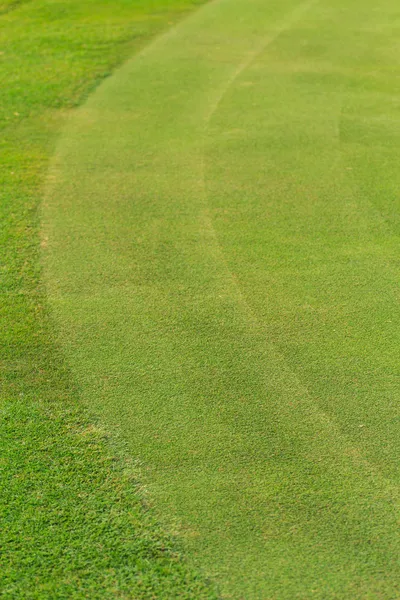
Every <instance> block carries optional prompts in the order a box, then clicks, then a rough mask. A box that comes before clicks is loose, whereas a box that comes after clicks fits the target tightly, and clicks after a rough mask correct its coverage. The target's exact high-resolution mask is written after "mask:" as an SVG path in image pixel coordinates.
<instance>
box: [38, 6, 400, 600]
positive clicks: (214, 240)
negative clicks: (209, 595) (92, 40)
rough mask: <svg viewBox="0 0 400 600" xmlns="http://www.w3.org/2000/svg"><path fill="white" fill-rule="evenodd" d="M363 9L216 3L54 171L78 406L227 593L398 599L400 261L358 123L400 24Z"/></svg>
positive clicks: (68, 143)
mask: <svg viewBox="0 0 400 600" xmlns="http://www.w3.org/2000/svg"><path fill="white" fill-rule="evenodd" d="M364 4H365V3H364V2H363V3H361V1H360V2H359V1H358V0H354V1H353V2H352V3H350V4H349V3H348V2H347V1H346V2H345V3H344V2H343V3H342V2H340V1H339V0H335V2H334V3H333V4H332V3H329V6H327V5H326V6H325V4H324V3H323V2H321V3H319V4H318V5H317V4H316V3H314V2H306V3H303V4H301V5H298V4H297V3H295V2H293V0H285V1H284V2H282V1H280V2H272V1H271V2H268V3H266V2H265V0H220V1H218V2H214V3H211V4H209V5H207V6H205V7H204V8H202V9H200V10H199V11H198V12H197V13H196V14H195V15H194V16H192V17H190V18H189V19H187V20H186V21H185V22H184V23H183V24H181V25H180V26H178V27H177V28H176V29H174V31H173V32H172V33H169V34H168V35H164V36H161V37H160V38H159V39H158V40H157V41H156V42H155V43H153V44H151V45H150V46H149V47H147V48H146V49H145V51H143V52H142V53H141V54H139V55H138V56H136V57H135V58H134V59H132V60H131V61H129V62H128V63H127V64H126V65H124V66H123V67H122V68H121V69H120V70H119V71H118V72H117V73H116V74H115V75H114V76H113V77H111V78H110V79H108V80H107V81H105V82H104V84H103V85H102V86H101V87H100V88H99V89H98V90H97V91H96V93H95V94H94V95H93V96H92V97H91V98H90V99H89V100H88V102H87V103H86V105H85V106H84V107H82V108H81V109H79V110H78V111H77V112H76V113H75V114H74V115H73V117H72V118H71V121H70V123H69V124H68V127H67V128H66V130H65V133H64V136H63V139H62V140H61V142H60V144H59V148H58V151H57V154H56V156H55V159H54V164H53V168H52V170H51V173H50V175H49V190H48V193H47V195H46V199H45V202H44V206H43V230H44V235H45V237H46V242H47V246H46V250H45V255H44V261H45V276H46V281H47V285H48V289H49V295H50V301H51V303H52V307H53V310H54V314H55V316H56V318H57V320H58V324H59V327H60V340H61V343H62V345H63V347H64V349H65V353H66V355H67V357H68V360H69V362H70V364H71V367H72V369H73V370H74V372H75V375H76V378H77V381H78V382H79V384H80V386H81V389H82V395H83V397H84V398H85V400H86V402H87V403H88V405H89V406H90V407H91V408H92V409H93V410H95V411H96V412H97V413H99V414H100V415H101V416H102V418H103V419H104V421H105V422H106V423H107V425H108V427H110V428H111V429H114V430H118V431H119V432H120V433H121V435H122V436H123V437H124V439H125V440H126V441H127V444H128V446H129V451H130V452H131V453H132V454H133V455H134V456H137V457H139V458H140V460H141V461H142V465H143V477H144V480H145V481H146V483H147V484H148V486H149V487H150V489H151V493H152V495H153V498H154V500H155V503H156V504H157V506H158V508H159V511H160V516H161V517H162V518H164V519H165V520H166V522H167V523H168V526H169V527H170V528H176V531H177V532H178V533H179V535H181V536H182V537H183V538H184V540H185V543H186V546H187V549H188V552H189V553H190V556H191V557H192V559H193V560H194V561H195V562H196V563H197V564H198V565H201V566H202V567H203V569H204V570H205V571H206V572H208V573H209V574H210V575H212V576H213V577H215V578H216V579H217V580H218V582H219V583H220V586H221V589H222V592H223V594H225V595H226V597H237V598H242V597H244V598H246V599H247V598H249V599H250V598H260V599H265V598H277V599H278V598H279V600H285V599H288V600H289V599H290V600H292V599H293V598H309V597H311V596H312V597H314V598H319V599H321V600H322V599H323V600H327V599H330V598H332V599H333V598H341V599H342V598H346V599H347V598H349V599H350V598H351V599H352V600H353V599H357V598H358V599H360V600H361V599H363V600H364V599H365V598H371V599H372V598H376V597H380V598H385V599H386V598H387V599H389V598H392V597H393V594H394V593H395V591H396V586H397V581H398V580H399V573H398V570H399V566H398V564H397V559H396V557H397V556H398V550H399V535H398V533H397V529H398V528H397V509H396V506H397V503H398V490H397V483H398V480H397V478H396V474H395V460H394V458H393V460H391V459H390V458H388V452H389V451H391V452H392V454H393V456H396V452H397V450H398V446H396V444H395V432H396V427H395V425H393V423H394V413H393V401H392V397H393V396H391V394H392V393H393V392H394V391H395V385H396V381H395V379H394V375H395V370H393V369H394V366H393V365H394V363H393V364H392V361H391V358H390V357H389V354H388V353H389V352H391V351H392V350H393V348H394V344H395V341H396V339H398V338H396V337H395V336H394V335H392V337H390V336H389V330H388V329H387V333H388V336H389V337H387V338H386V339H385V342H384V343H383V342H382V340H381V339H380V338H379V335H378V333H373V331H375V330H373V329H372V326H373V320H372V321H371V320H368V318H369V315H370V314H374V317H375V319H377V320H378V322H379V324H380V326H383V324H384V323H385V322H386V321H385V319H386V320H388V318H389V316H390V317H391V319H392V329H393V327H394V325H393V315H394V312H393V311H394V298H395V292H396V287H395V286H396V282H397V281H398V273H397V267H396V263H395V261H393V256H396V253H397V252H398V241H397V239H396V240H394V239H393V238H392V237H390V236H388V235H387V232H386V230H385V231H383V230H382V228H381V226H380V223H378V222H377V219H376V214H375V213H374V212H373V211H371V210H370V208H369V206H370V205H369V204H368V201H367V199H366V198H365V192H363V193H361V192H360V190H361V189H362V188H364V189H365V188H368V189H369V190H372V189H373V186H372V183H371V181H372V178H371V174H370V173H369V171H370V169H369V166H370V165H371V164H373V162H374V161H375V162H376V164H377V165H378V164H380V163H379V161H380V160H385V161H386V164H387V162H388V158H387V157H388V151H386V150H385V151H383V150H382V151H379V152H381V154H379V152H378V151H377V150H376V148H375V149H374V148H372V147H367V145H366V144H365V143H364V144H362V143H361V141H362V139H361V138H362V134H363V132H364V138H365V123H363V124H362V127H364V129H363V130H362V131H361V133H360V129H357V124H356V125H355V124H354V118H353V116H354V115H353V113H354V111H353V108H354V109H355V112H356V113H357V112H359V110H361V108H362V110H364V112H365V114H366V112H367V111H368V110H371V106H372V110H373V111H374V110H375V111H376V110H377V108H376V104H374V103H373V102H372V101H371V97H370V96H369V95H365V94H364V92H360V89H363V90H365V86H366V85H367V84H368V86H370V87H371V86H372V85H373V84H372V82H371V80H370V79H368V77H369V75H368V73H369V72H370V69H371V64H373V60H374V56H375V55H374V53H373V48H374V47H375V48H378V47H379V48H380V50H379V51H380V52H383V51H382V39H381V38H379V39H380V45H379V44H377V42H376V41H375V38H373V39H372V40H371V39H370V36H371V35H372V34H371V31H373V27H372V26H371V23H374V24H375V25H376V26H377V27H378V30H379V31H381V30H383V29H384V27H385V26H386V25H389V24H390V22H391V20H392V13H393V12H395V6H394V3H392V2H390V1H389V0H388V1H387V2H386V4H385V6H384V7H383V8H381V9H380V10H381V13H380V21H379V23H378V25H377V23H376V21H377V16H376V15H375V14H372V10H368V7H365V6H364ZM379 27H380V28H381V29H379ZM360 28H361V31H362V32H363V34H362V35H361V34H360ZM385 32H386V30H385ZM389 38H390V36H388V35H387V32H386V33H385V39H386V40H387V42H386V43H387V46H388V47H389V45H390V40H389ZM390 39H392V41H393V43H394V38H390ZM272 42H274V43H273V44H272ZM374 44H375V45H374ZM368 52H369V53H368ZM376 52H377V51H376ZM387 55H388V56H389V55H390V52H389V50H388V54H387ZM379 56H380V55H379ZM385 56H386V55H385ZM380 60H382V61H384V58H380ZM363 61H364V62H365V64H364V62H363ZM353 63H354V64H355V63H356V67H357V68H354V64H353ZM363 68H365V73H366V74H365V76H364V77H365V78H364V79H363V80H361V81H360V77H361V78H362V77H363V75H362V73H363V71H362V69H363ZM368 69H369V70H368ZM380 84H381V85H382V86H383V87H385V86H386V88H387V86H388V82H387V81H386V80H385V81H381V82H380ZM375 85H376V82H375ZM338 90H340V93H339V92H338ZM343 90H352V91H351V92H349V91H345V92H344V91H343ZM378 91H379V90H378ZM386 91H387V90H386ZM371 93H372V92H371ZM341 104H343V107H344V108H343V114H344V115H346V118H347V119H348V121H347V125H348V127H347V129H346V126H344V125H343V124H342V125H341V129H340V135H341V145H340V148H339V145H338V140H337V123H338V114H339V112H340V106H341ZM360 107H361V108H360ZM385 110H387V111H389V108H388V107H387V108H386V109H385ZM352 111H353V112H352ZM388 116H389V117H391V118H392V117H393V115H390V114H388ZM391 122H392V121H391ZM361 129H362V128H361ZM367 129H368V128H367ZM368 131H370V130H368ZM368 131H367V133H368ZM374 131H375V130H373V132H372V133H373V134H374V135H375V136H376V135H377V133H376V131H375V133H374ZM352 136H353V137H352ZM354 136H355V137H354ZM357 136H358V137H357ZM360 136H361V138H360ZM360 139H361V141H360ZM380 141H381V142H382V144H383V145H384V143H385V141H387V138H386V137H385V136H384V135H383V136H382V137H381V138H380ZM385 152H386V154H385ZM363 161H364V162H363ZM350 169H351V170H350ZM394 173H395V171H394V161H393V172H392V171H391V172H390V175H391V177H392V178H393V177H395V174H394ZM368 177H369V179H368ZM375 189H376V184H375ZM370 193H372V192H371V191H370ZM387 210H389V209H388V208H387ZM343 286H344V287H343ZM360 286H361V287H360ZM366 290H370V293H368V294H367V293H366ZM382 293H385V294H386V297H385V302H384V310H383V312H382V313H379V314H378V312H377V311H376V306H377V303H379V302H381V301H382V300H381V298H382ZM249 298H250V302H249V301H248V299H249ZM250 305H251V306H250ZM374 310H375V313H374V312H373V311H374ZM371 311H372V312H371ZM367 326H368V327H367ZM396 331H397V330H396ZM349 332H350V333H351V335H350V334H349ZM371 332H372V333H371ZM374 336H375V337H374ZM378 350H379V351H378ZM374 365H377V369H376V370H375V371H374V378H372V377H371V373H372V371H373V368H374ZM379 369H380V370H379ZM328 415H329V416H328ZM360 424H361V425H362V427H359V425H360ZM365 427H366V428H367V429H365V430H364V428H365ZM388 432H389V434H388ZM389 480H390V481H391V483H389Z"/></svg>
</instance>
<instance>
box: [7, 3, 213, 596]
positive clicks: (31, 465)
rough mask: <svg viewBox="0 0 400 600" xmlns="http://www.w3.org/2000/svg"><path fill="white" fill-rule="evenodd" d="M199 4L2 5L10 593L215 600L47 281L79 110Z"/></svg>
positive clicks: (23, 594)
mask: <svg viewBox="0 0 400 600" xmlns="http://www.w3.org/2000/svg"><path fill="white" fill-rule="evenodd" d="M194 5H195V3H194V2H191V1H189V0H187V1H186V0H176V1H175V0H158V1H155V0H153V1H152V2H151V3H150V2H130V1H128V2H126V1H124V0H113V2H112V3H109V2H101V1H100V0H67V1H64V0H62V1H61V0H60V1H57V0H31V1H30V2H5V1H3V2H2V1H1V0H0V13H1V15H0V76H1V85H0V117H1V118H0V133H1V135H0V320H1V325H0V349H1V350H0V369H1V373H0V421H1V427H0V471H1V476H0V549H1V550H0V555H1V557H0V597H1V598H4V599H5V600H13V599H16V600H17V599H18V600H20V599H29V600H31V599H38V600H43V599H49V600H54V599H58V598H60V599H65V598H73V599H83V598H90V599H100V598H108V599H110V598H126V599H128V598H135V600H136V599H139V598H143V599H149V598H163V599H165V600H170V599H171V598H181V597H182V598H187V599H196V600H197V599H198V598H202V599H204V600H205V599H209V600H210V599H212V598H215V594H214V592H213V590H212V588H211V587H210V586H208V585H206V582H205V580H204V578H202V577H201V576H200V575H199V573H198V572H196V571H194V570H193V569H192V568H190V567H189V566H188V564H187V562H186V561H185V559H184V557H183V556H182V552H181V548H180V547H179V545H178V544H177V542H176V540H174V539H173V538H172V537H171V535H170V534H167V533H166V532H165V531H163V529H162V528H161V527H160V524H159V523H158V522H157V520H156V519H155V518H154V514H153V512H152V511H151V510H150V509H149V502H150V500H151V499H150V498H149V497H148V495H147V494H146V492H145V490H144V489H143V487H142V486H141V483H140V469H139V468H138V465H137V463H136V461H132V460H129V459H127V457H126V454H124V450H123V445H122V442H118V440H115V439H113V440H112V441H111V439H110V436H109V435H108V432H107V430H106V429H105V428H104V427H101V425H100V424H99V423H97V421H96V420H95V418H94V417H93V415H92V414H88V413H87V412H86V411H85V410H83V408H82V404H81V402H80V400H79V393H78V389H77V386H76V385H75V383H74V380H73V377H72V376H71V373H70V371H69V369H68V367H67V366H66V365H65V364H64V360H63V357H62V356H61V353H60V351H59V348H58V347H57V344H56V340H55V335H54V328H53V326H52V322H51V319H49V315H48V310H47V304H46V297H45V294H44V290H43V286H42V284H41V283H40V267H39V235H38V218H37V206H38V203H39V202H40V200H41V197H42V191H43V190H42V186H43V180H44V178H45V175H46V172H47V167H48V160H49V157H50V156H51V154H52V152H53V150H54V143H55V140H56V137H57V135H58V133H59V131H60V126H61V125H62V124H63V122H64V118H65V113H66V109H70V108H71V107H72V106H75V105H76V104H78V103H80V102H81V101H83V99H84V98H85V96H86V95H87V94H88V93H89V92H90V91H91V90H93V88H94V87H95V86H96V85H97V84H98V82H99V81H100V80H101V79H103V78H104V76H105V75H107V74H109V73H110V72H111V71H112V70H113V69H114V68H115V66H116V65H117V64H119V63H120V62H121V61H122V60H124V58H126V57H127V56H129V55H131V54H132V53H133V52H134V51H135V50H138V49H140V48H141V47H143V45H145V44H146V43H147V42H148V40H149V39H150V37H151V36H154V35H155V34H157V33H160V31H161V30H163V29H165V28H167V27H168V26H170V24H171V22H175V21H177V20H178V18H181V17H182V16H183V14H184V10H185V9H189V8H192V7H193V6H194Z"/></svg>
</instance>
